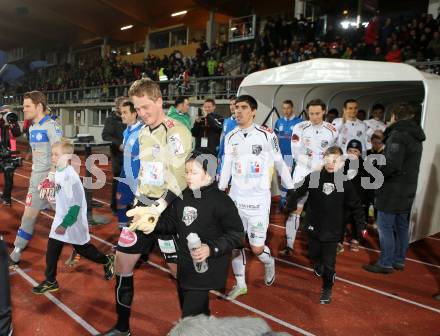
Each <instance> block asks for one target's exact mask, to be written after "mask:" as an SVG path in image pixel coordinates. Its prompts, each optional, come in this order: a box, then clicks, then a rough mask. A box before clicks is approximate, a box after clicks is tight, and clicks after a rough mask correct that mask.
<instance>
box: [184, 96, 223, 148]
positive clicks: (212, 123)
mask: <svg viewBox="0 0 440 336" xmlns="http://www.w3.org/2000/svg"><path fill="white" fill-rule="evenodd" d="M222 130H223V118H222V117H221V116H219V115H218V114H216V113H215V101H214V99H210V98H209V99H206V100H205V102H204V103H203V116H198V117H197V118H196V120H195V123H194V125H193V128H192V130H191V133H192V135H193V137H195V138H196V147H203V148H209V149H210V150H211V151H212V152H214V153H217V150H218V146H219V144H220V135H221V133H222Z"/></svg>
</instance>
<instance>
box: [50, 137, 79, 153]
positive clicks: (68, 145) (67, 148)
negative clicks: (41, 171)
mask: <svg viewBox="0 0 440 336" xmlns="http://www.w3.org/2000/svg"><path fill="white" fill-rule="evenodd" d="M55 147H61V150H62V151H63V154H73V152H74V145H73V143H72V142H71V141H70V140H69V139H66V138H62V139H61V140H60V141H57V142H55V143H54V144H53V145H52V148H55Z"/></svg>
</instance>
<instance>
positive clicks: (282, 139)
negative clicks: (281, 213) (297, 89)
mask: <svg viewBox="0 0 440 336" xmlns="http://www.w3.org/2000/svg"><path fill="white" fill-rule="evenodd" d="M301 121H303V120H302V118H301V116H295V110H294V107H293V102H292V101H291V100H285V101H283V116H282V117H280V118H279V119H278V120H277V121H276V122H275V127H274V132H275V134H276V136H277V137H278V142H279V144H280V149H281V155H282V156H283V158H284V161H285V162H286V164H287V166H288V167H289V170H290V172H292V171H293V166H294V164H295V163H294V162H293V158H292V150H291V145H290V139H291V137H292V131H293V128H294V127H295V125H296V124H298V123H300V122H301ZM285 204H286V189H285V188H283V187H281V200H280V208H284V205H285Z"/></svg>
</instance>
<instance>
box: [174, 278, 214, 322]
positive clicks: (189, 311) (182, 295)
mask: <svg viewBox="0 0 440 336" xmlns="http://www.w3.org/2000/svg"><path fill="white" fill-rule="evenodd" d="M177 291H178V294H179V303H180V309H181V310H182V318H184V317H187V316H196V315H200V314H205V315H208V316H209V315H211V312H210V310H209V291H208V290H194V289H185V288H182V287H180V285H178V287H177Z"/></svg>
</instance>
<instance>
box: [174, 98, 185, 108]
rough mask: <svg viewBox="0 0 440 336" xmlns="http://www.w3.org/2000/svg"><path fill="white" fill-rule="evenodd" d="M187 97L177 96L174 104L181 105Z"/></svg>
mask: <svg viewBox="0 0 440 336" xmlns="http://www.w3.org/2000/svg"><path fill="white" fill-rule="evenodd" d="M185 99H188V98H186V97H182V96H180V97H177V98H176V100H175V102H174V106H177V105H179V104H183V103H184V101H185Z"/></svg>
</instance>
